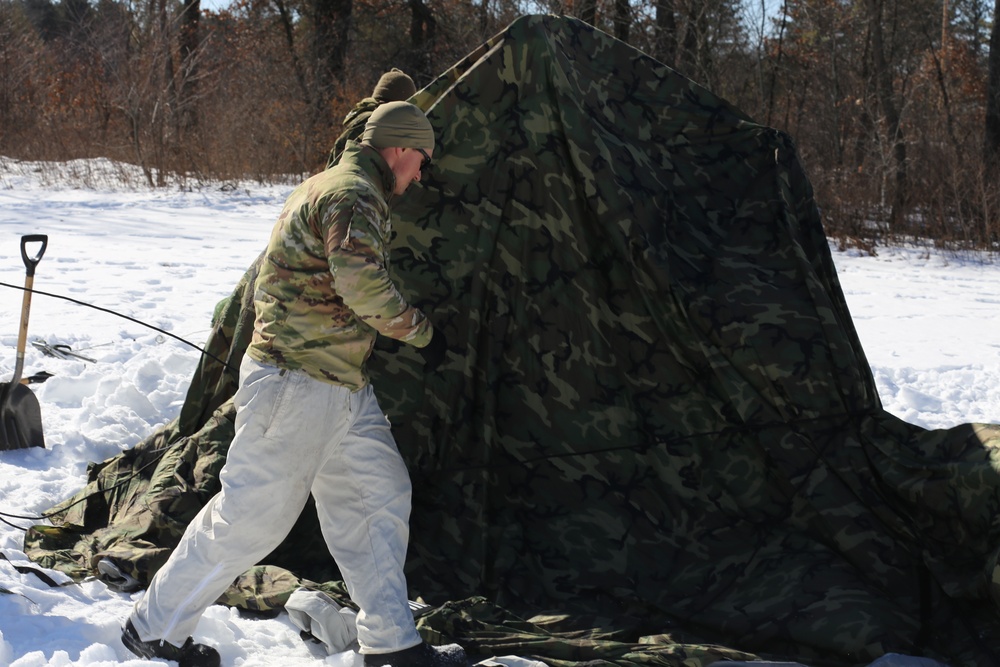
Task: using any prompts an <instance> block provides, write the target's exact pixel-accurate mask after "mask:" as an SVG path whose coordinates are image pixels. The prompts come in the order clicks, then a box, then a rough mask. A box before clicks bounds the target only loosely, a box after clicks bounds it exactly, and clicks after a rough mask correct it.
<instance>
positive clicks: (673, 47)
mask: <svg viewBox="0 0 1000 667" xmlns="http://www.w3.org/2000/svg"><path fill="white" fill-rule="evenodd" d="M653 57H654V58H656V59H657V60H659V61H660V62H662V63H665V64H667V65H670V66H671V67H674V66H676V65H677V63H676V62H675V61H676V59H677V17H676V16H674V0H656V42H655V45H654V47H653Z"/></svg>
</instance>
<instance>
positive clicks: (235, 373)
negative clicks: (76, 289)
mask: <svg viewBox="0 0 1000 667" xmlns="http://www.w3.org/2000/svg"><path fill="white" fill-rule="evenodd" d="M0 286H3V287H10V288H12V289H17V290H21V291H22V292H31V293H32V294H41V295H42V296H48V297H52V298H54V299H62V300H64V301H69V302H70V303H75V304H76V305H78V306H86V307H87V308H93V309H94V310H99V311H101V312H102V313H108V314H109V315H115V316H116V317H120V318H122V319H124V320H128V321H129V322H134V323H135V324H138V325H140V326H144V327H146V328H147V329H152V330H153V331H158V332H159V333H161V334H163V335H164V336H170V337H171V338H174V339H176V340H178V341H180V342H182V343H184V344H185V345H189V346H191V347H193V348H194V349H196V350H198V351H199V352H201V353H202V354H204V355H205V356H206V357H211V358H212V359H214V360H215V361H218V362H219V363H220V364H222V366H223V368H225V369H226V370H228V371H229V372H231V373H232V374H233V376H234V377H236V378H239V371H238V370H237V369H235V368H233V367H232V366H230V365H229V363H227V362H226V361H225V360H223V359H220V358H219V357H217V356H215V355H214V354H212V353H211V352H208V351H206V350H205V349H204V348H202V347H199V346H198V345H195V344H194V343H192V342H191V341H189V340H187V339H185V338H182V337H180V336H178V335H177V334H173V333H170V332H169V331H166V330H164V329H161V328H159V327H156V326H153V325H152V324H149V323H147V322H143V321H142V320H137V319H135V318H134V317H129V316H128V315H124V314H122V313H119V312H117V311H114V310H111V309H110V308H102V307H101V306H95V305H94V304H92V303H87V302H86V301H79V300H77V299H74V298H72V297H68V296H65V295H63V294H53V293H52V292H43V291H42V290H37V289H28V288H27V287H22V286H21V285H11V284H10V283H5V282H0Z"/></svg>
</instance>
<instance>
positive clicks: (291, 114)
mask: <svg viewBox="0 0 1000 667" xmlns="http://www.w3.org/2000/svg"><path fill="white" fill-rule="evenodd" d="M215 2H220V3H222V4H214V5H213V6H207V5H203V4H202V3H201V0H0V155H3V156H6V157H9V158H14V159H22V160H32V161H56V162H62V161H68V160H75V159H78V158H93V157H106V158H110V159H112V160H115V161H118V162H121V163H123V164H132V165H138V166H139V167H141V170H140V173H141V174H143V176H142V178H143V180H144V181H145V183H144V184H143V185H148V186H152V187H158V186H166V185H168V184H176V183H178V182H179V183H180V184H181V185H182V186H187V185H191V184H194V183H202V182H206V181H222V182H227V181H234V182H235V181H236V180H240V179H247V178H249V179H255V180H257V181H260V182H262V183H278V182H283V181H286V180H287V181H291V180H297V179H299V178H301V177H302V176H303V175H306V174H309V173H314V172H316V171H318V170H320V169H322V168H323V166H324V164H325V160H326V156H327V154H328V152H329V150H330V148H331V147H332V145H333V143H334V141H335V139H336V137H337V135H338V134H339V133H340V131H341V121H342V119H343V117H344V115H345V114H346V113H347V112H348V111H349V110H350V109H351V108H352V107H353V106H354V104H355V103H356V102H358V101H359V100H360V99H361V98H363V97H366V96H367V95H369V94H370V92H371V90H372V87H373V86H374V84H375V82H376V81H377V79H378V77H379V76H380V75H381V74H382V73H383V72H384V71H386V70H388V69H389V68H391V67H400V68H402V69H403V70H405V71H406V72H407V73H408V74H410V75H411V76H412V77H413V78H414V80H415V81H416V84H417V87H418V88H420V87H423V86H424V85H425V84H427V83H428V82H429V81H431V80H432V79H433V78H434V77H435V76H437V75H438V74H440V73H441V72H443V71H445V70H446V69H448V68H449V67H451V66H452V65H453V64H455V63H456V62H457V61H458V60H460V59H461V58H462V57H464V56H465V55H466V54H467V53H468V52H470V51H471V50H473V49H474V48H475V47H477V46H478V45H479V44H481V43H482V42H483V41H484V40H485V39H488V38H489V37H491V36H493V35H494V34H496V33H497V32H499V31H500V30H502V29H503V28H504V27H505V26H506V25H508V24H509V23H510V22H511V21H513V20H514V19H516V18H517V17H518V16H521V15H523V14H526V13H552V14H563V15H572V16H576V17H578V18H580V19H582V20H584V21H586V22H588V23H590V24H592V25H594V26H596V27H597V28H599V29H601V30H604V31H606V32H608V33H610V34H612V35H614V36H616V37H617V38H619V39H621V40H623V41H625V42H627V43H629V44H631V45H632V46H634V47H635V48H637V49H640V50H641V51H643V52H645V53H647V54H649V55H650V56H652V57H654V58H656V59H657V60H659V61H661V62H663V63H665V64H667V65H669V66H671V67H673V68H675V69H676V70H678V71H679V72H681V73H682V74H684V75H685V76H688V77H690V78H691V79H693V80H694V81H696V82H697V83H699V84H702V85H704V86H705V87H707V88H708V89H710V90H712V91H713V92H715V93H716V94H718V95H721V96H722V97H723V98H725V99H727V100H728V101H729V102H731V103H733V104H734V105H736V106H737V107H739V108H740V109H741V110H743V111H744V112H745V113H747V114H748V115H749V116H751V117H752V118H753V119H754V120H756V121H757V122H759V123H762V124H764V125H768V126H771V127H775V128H778V129H780V130H783V131H785V132H787V133H789V134H790V135H791V136H792V137H793V139H794V140H795V142H796V144H797V146H798V148H799V151H800V154H801V157H802V159H803V161H804V163H805V167H806V170H807V173H808V174H809V177H810V180H811V181H812V184H813V187H814V189H815V191H816V198H817V201H818V202H819V205H820V207H821V209H822V212H823V218H824V223H825V225H826V227H827V233H828V234H829V235H830V236H831V237H834V238H836V239H838V240H839V241H840V242H841V243H842V244H844V245H851V246H856V247H861V248H864V249H867V250H869V251H872V252H874V251H875V248H876V247H877V246H878V245H882V244H889V243H901V242H912V241H914V240H917V241H918V242H921V243H932V244H935V245H938V246H943V247H946V248H950V249H971V248H975V249H985V250H988V251H990V252H992V253H996V252H1000V29H998V25H997V22H996V21H995V17H996V16H997V15H998V14H1000V0H533V1H529V0H479V2H474V1H471V0H231V1H229V2H228V4H225V3H226V0H215ZM86 164H87V163H86V162H82V163H81V169H82V172H81V173H80V175H79V178H80V181H81V184H83V185H86V182H87V179H88V178H89V177H90V176H89V174H88V173H87V171H86V170H87V167H86ZM134 173H135V172H134V171H132V170H129V169H124V168H123V169H122V170H121V178H122V179H128V178H134V176H130V174H134Z"/></svg>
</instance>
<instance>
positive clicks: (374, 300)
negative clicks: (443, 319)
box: [324, 197, 433, 347]
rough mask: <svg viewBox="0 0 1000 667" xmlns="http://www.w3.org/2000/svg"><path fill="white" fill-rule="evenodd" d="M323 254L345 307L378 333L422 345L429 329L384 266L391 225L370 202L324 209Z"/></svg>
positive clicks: (424, 318)
mask: <svg viewBox="0 0 1000 667" xmlns="http://www.w3.org/2000/svg"><path fill="white" fill-rule="evenodd" d="M326 216H327V218H328V219H327V220H326V221H325V222H326V223H327V224H326V225H324V226H325V227H326V228H327V230H328V232H327V236H326V252H327V258H328V261H329V263H330V272H331V273H332V274H333V281H334V283H333V284H334V289H335V290H336V292H337V294H338V295H339V296H340V298H341V299H343V301H344V305H345V306H347V307H348V308H350V309H351V311H352V312H353V313H354V314H355V315H356V316H357V317H358V319H359V320H361V321H362V322H364V323H365V324H367V325H369V326H370V327H372V328H373V329H375V330H376V331H378V332H379V333H380V334H382V335H384V336H388V337H390V338H395V339H396V340H400V341H403V342H406V343H410V344H411V345H415V346H416V347H424V346H426V345H427V344H428V343H429V342H430V339H431V334H432V333H433V327H432V326H431V323H430V321H429V320H428V319H427V316H426V315H424V313H423V312H422V311H421V310H420V309H419V308H415V307H413V306H411V305H410V304H409V303H407V301H406V299H405V298H404V297H403V295H402V294H401V293H400V291H399V289H397V288H396V285H395V284H394V283H393V282H392V279H391V278H390V277H389V271H388V269H387V267H386V256H387V253H388V240H389V239H388V237H389V233H390V228H389V221H388V219H387V216H386V215H384V214H383V213H382V212H381V211H380V210H379V207H378V204H377V203H376V202H373V201H369V200H366V199H365V198H364V197H357V198H356V199H354V200H353V201H348V202H340V203H339V204H335V205H333V206H331V207H330V208H329V209H328V210H327V211H326Z"/></svg>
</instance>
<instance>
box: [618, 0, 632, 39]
mask: <svg viewBox="0 0 1000 667" xmlns="http://www.w3.org/2000/svg"><path fill="white" fill-rule="evenodd" d="M631 25H632V8H631V7H629V4H628V0H615V37H616V38H618V39H620V40H621V41H623V42H625V43H626V44H628V33H629V28H630V27H631Z"/></svg>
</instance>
